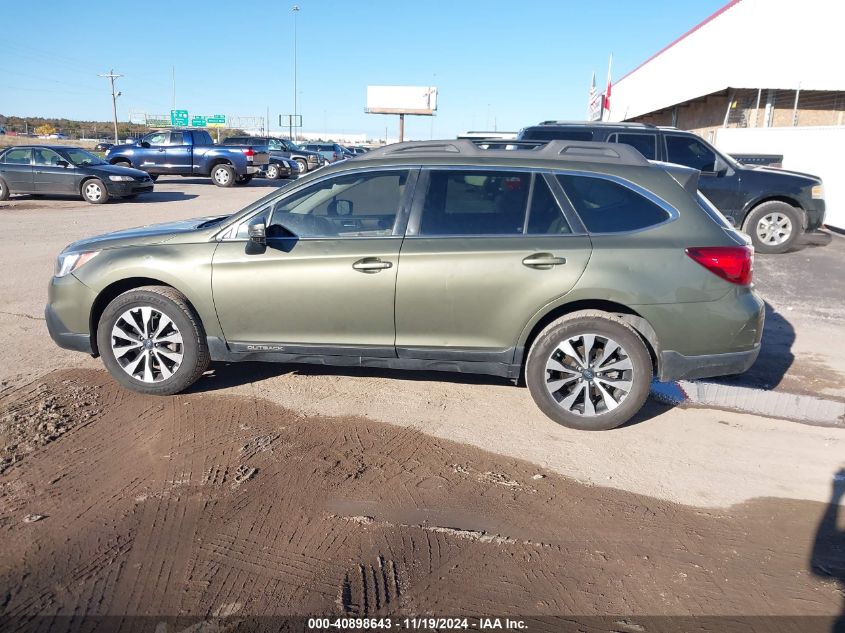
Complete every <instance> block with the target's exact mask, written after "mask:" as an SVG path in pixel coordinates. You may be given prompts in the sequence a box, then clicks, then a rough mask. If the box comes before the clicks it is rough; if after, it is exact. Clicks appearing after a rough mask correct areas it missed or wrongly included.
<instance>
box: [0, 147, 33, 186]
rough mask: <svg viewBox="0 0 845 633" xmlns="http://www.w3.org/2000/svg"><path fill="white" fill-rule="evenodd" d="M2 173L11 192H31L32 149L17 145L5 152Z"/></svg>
mask: <svg viewBox="0 0 845 633" xmlns="http://www.w3.org/2000/svg"><path fill="white" fill-rule="evenodd" d="M2 173H3V180H5V181H6V184H7V185H8V186H9V191H10V192H11V193H33V192H34V191H35V188H34V185H33V182H32V150H31V149H30V148H28V147H19V148H16V149H10V150H9V151H8V152H6V153H5V154H4V155H3V168H2Z"/></svg>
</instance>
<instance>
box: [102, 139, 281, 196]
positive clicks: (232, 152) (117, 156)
mask: <svg viewBox="0 0 845 633" xmlns="http://www.w3.org/2000/svg"><path fill="white" fill-rule="evenodd" d="M106 160H107V161H108V162H110V163H111V164H112V165H123V166H125V167H134V168H136V169H142V170H143V171H145V172H147V173H148V174H150V175H151V176H152V177H153V179H154V180H155V179H156V178H157V177H158V176H163V175H168V174H171V175H174V176H209V177H211V181H212V182H213V183H214V184H215V185H217V186H218V187H231V186H233V185H243V184H246V183H248V182H249V181H250V180H252V178H253V176H255V174H257V173H258V172H259V171H260V170H261V167H262V166H263V165H266V164H267V163H268V162H269V160H270V153H269V150H268V148H267V145H266V143H264V144H262V143H261V140H260V139H256V140H255V141H254V142H253V143H252V144H246V145H238V146H230V145H226V146H223V145H215V144H214V141H212V140H211V135H210V134H209V133H208V132H206V131H205V130H178V129H172V130H159V131H156V132H150V133H149V134H147V135H146V136H144V137H142V138H141V139H140V140H139V141H138V142H137V143H132V144H129V145H115V146H114V147H111V148H109V150H108V151H107V152H106Z"/></svg>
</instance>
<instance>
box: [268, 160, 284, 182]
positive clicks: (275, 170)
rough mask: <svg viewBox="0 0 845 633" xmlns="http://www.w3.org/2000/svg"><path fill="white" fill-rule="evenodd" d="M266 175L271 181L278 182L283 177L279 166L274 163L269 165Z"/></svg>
mask: <svg viewBox="0 0 845 633" xmlns="http://www.w3.org/2000/svg"><path fill="white" fill-rule="evenodd" d="M264 174H265V176H266V177H267V178H268V179H269V180H278V179H279V178H281V177H282V172H281V171H280V170H279V166H278V165H275V164H273V163H271V164H269V165H267V169H266V171H265V172H264Z"/></svg>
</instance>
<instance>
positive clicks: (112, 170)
mask: <svg viewBox="0 0 845 633" xmlns="http://www.w3.org/2000/svg"><path fill="white" fill-rule="evenodd" d="M80 169H94V170H96V171H99V172H104V173H107V174H114V175H115V176H132V177H133V178H146V177H147V176H148V174H147V172H145V171H142V170H140V169H133V168H131V167H121V166H120V165H108V164H106V165H84V166H83V167H80Z"/></svg>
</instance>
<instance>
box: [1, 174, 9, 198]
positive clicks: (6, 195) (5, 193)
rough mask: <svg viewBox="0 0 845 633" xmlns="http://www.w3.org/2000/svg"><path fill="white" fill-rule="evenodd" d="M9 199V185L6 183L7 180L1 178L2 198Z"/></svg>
mask: <svg viewBox="0 0 845 633" xmlns="http://www.w3.org/2000/svg"><path fill="white" fill-rule="evenodd" d="M8 199H9V185H7V184H6V181H5V180H3V179H2V178H0V200H8Z"/></svg>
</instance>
